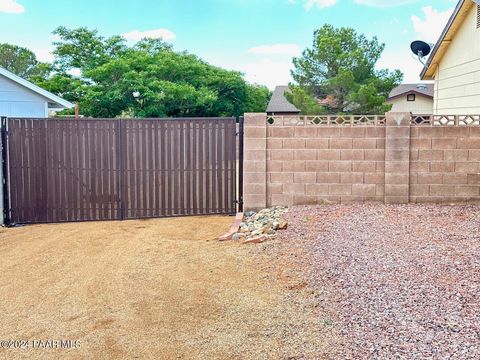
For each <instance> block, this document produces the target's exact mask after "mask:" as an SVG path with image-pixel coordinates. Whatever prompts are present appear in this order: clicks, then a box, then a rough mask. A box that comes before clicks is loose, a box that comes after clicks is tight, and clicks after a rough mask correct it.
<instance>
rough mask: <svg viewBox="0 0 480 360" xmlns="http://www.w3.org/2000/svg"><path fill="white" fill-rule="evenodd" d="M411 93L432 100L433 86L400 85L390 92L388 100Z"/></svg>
mask: <svg viewBox="0 0 480 360" xmlns="http://www.w3.org/2000/svg"><path fill="white" fill-rule="evenodd" d="M411 93H416V94H419V95H423V96H427V97H430V98H433V84H400V85H398V86H397V87H396V88H394V89H393V90H392V91H390V94H389V95H388V100H391V99H394V98H397V97H399V96H402V95H405V94H411Z"/></svg>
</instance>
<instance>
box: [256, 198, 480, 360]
mask: <svg viewBox="0 0 480 360" xmlns="http://www.w3.org/2000/svg"><path fill="white" fill-rule="evenodd" d="M479 210H480V208H479V207H478V206H434V205H431V206H415V205H406V206H386V205H374V204H371V205H332V206H317V207H293V208H291V209H290V211H289V213H288V215H286V219H287V220H288V222H289V228H288V230H286V231H283V232H280V233H278V235H277V238H276V240H274V241H271V242H269V243H266V244H264V245H262V246H260V247H257V249H256V251H259V252H262V253H267V254H269V256H270V257H272V258H273V261H272V265H271V266H272V267H276V270H277V274H278V276H279V277H282V278H288V279H293V278H297V279H298V280H297V281H300V283H301V281H303V283H301V284H303V285H302V287H304V288H308V289H310V291H311V293H312V294H313V300H312V299H306V300H305V301H306V303H305V307H306V308H310V307H311V305H312V304H311V303H312V301H313V302H315V303H316V305H317V306H319V307H320V308H321V309H322V313H324V314H327V315H326V317H325V318H324V319H320V320H321V322H323V323H324V324H326V325H331V327H332V334H338V335H339V338H340V340H338V341H333V340H332V341H329V343H330V344H331V346H330V348H329V349H328V350H327V351H319V352H318V356H319V357H323V358H333V359H480V306H479V299H478V297H479V296H480V288H479V287H480V241H479V240H480V212H479ZM282 264H284V265H283V266H282Z"/></svg>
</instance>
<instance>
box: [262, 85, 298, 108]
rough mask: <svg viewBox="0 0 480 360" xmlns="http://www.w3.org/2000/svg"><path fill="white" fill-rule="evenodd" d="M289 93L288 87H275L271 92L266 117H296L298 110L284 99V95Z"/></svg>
mask: <svg viewBox="0 0 480 360" xmlns="http://www.w3.org/2000/svg"><path fill="white" fill-rule="evenodd" d="M286 92H290V88H289V87H288V86H277V87H276V88H275V90H274V91H273V94H272V97H271V98H270V102H269V103H268V106H267V115H298V114H300V110H298V109H297V108H296V107H295V106H294V105H293V104H292V103H290V102H289V101H288V100H287V98H286V97H285V93H286Z"/></svg>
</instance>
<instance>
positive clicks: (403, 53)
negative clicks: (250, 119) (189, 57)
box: [0, 0, 457, 88]
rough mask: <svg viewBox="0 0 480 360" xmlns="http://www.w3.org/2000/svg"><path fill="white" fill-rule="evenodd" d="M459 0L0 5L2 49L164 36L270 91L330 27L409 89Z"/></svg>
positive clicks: (45, 54)
mask: <svg viewBox="0 0 480 360" xmlns="http://www.w3.org/2000/svg"><path fill="white" fill-rule="evenodd" d="M456 2H457V1H456V0H436V1H433V0H80V1H79V0H76V1H70V0H42V1H38V0H16V1H15V0H0V24H1V28H2V30H1V32H0V42H8V43H13V44H17V45H21V46H25V47H28V48H30V49H32V50H33V51H35V53H36V54H37V55H38V57H39V58H40V59H42V60H49V59H51V54H50V51H51V49H52V46H51V42H52V41H53V40H54V38H53V36H52V35H51V32H52V31H53V30H54V29H55V28H56V27H58V26H60V25H64V26H67V27H69V28H74V27H78V26H86V27H89V28H92V29H93V28H95V29H98V30H99V31H100V33H101V34H102V35H105V36H110V35H115V34H125V37H126V38H128V39H129V41H131V42H133V41H135V39H137V38H139V37H142V36H145V35H147V36H150V37H158V36H163V37H164V38H166V39H167V40H168V41H169V42H171V43H172V44H173V45H174V47H175V49H176V50H187V51H189V52H191V53H194V54H197V55H199V56H200V57H201V58H203V59H205V60H206V61H208V62H210V63H212V64H214V65H218V66H222V67H225V68H228V69H235V70H239V71H242V72H244V73H245V74H246V78H247V80H249V81H250V82H258V83H261V84H265V85H268V86H269V87H270V88H272V87H273V86H274V85H276V84H286V83H288V82H289V81H290V80H291V79H290V72H289V70H290V68H291V58H292V56H296V55H299V54H300V53H301V51H302V50H303V49H304V48H306V47H308V46H310V45H311V43H312V39H313V31H314V30H315V29H316V28H319V27H320V26H322V25H323V24H325V23H330V24H333V25H335V26H351V27H353V28H355V29H356V30H357V31H359V32H361V33H364V34H366V35H367V36H369V37H371V36H374V35H376V36H377V37H378V38H379V39H380V41H382V42H384V43H385V44H386V49H385V52H384V55H383V57H382V59H381V61H380V62H379V64H378V65H379V67H382V68H391V69H393V68H399V69H400V70H402V71H403V72H404V73H405V81H406V82H416V81H418V80H419V78H418V74H419V73H420V70H421V65H420V64H419V62H418V60H416V59H414V58H413V56H412V55H411V54H410V52H409V44H410V42H411V41H413V40H415V39H422V40H425V41H427V42H435V41H436V39H437V38H438V35H439V33H440V32H441V30H442V29H443V27H444V25H445V24H446V22H447V20H448V17H449V15H450V14H451V12H452V10H453V8H454V6H455V4H456Z"/></svg>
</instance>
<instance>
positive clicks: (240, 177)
mask: <svg viewBox="0 0 480 360" xmlns="http://www.w3.org/2000/svg"><path fill="white" fill-rule="evenodd" d="M244 129H245V119H244V117H243V116H240V118H239V119H238V200H237V203H238V212H243V154H244V138H243V135H244V132H245V131H244Z"/></svg>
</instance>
